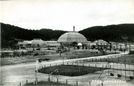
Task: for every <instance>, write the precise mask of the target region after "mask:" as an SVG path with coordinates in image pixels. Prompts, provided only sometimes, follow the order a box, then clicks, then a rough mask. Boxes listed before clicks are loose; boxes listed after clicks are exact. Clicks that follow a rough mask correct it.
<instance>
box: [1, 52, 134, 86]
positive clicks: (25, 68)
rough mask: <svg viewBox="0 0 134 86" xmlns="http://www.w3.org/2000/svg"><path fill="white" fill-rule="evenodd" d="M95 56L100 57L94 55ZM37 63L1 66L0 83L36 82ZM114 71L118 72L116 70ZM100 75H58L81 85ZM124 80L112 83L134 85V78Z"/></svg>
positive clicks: (45, 76) (5, 85)
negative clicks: (121, 82)
mask: <svg viewBox="0 0 134 86" xmlns="http://www.w3.org/2000/svg"><path fill="white" fill-rule="evenodd" d="M126 56H127V55H125V56H124V58H125V57H126ZM129 56H130V57H129ZM128 57H129V58H133V57H134V55H128ZM53 58H54V57H53ZM57 58H60V57H59V56H58V55H57ZM89 58H91V57H89ZM94 58H99V57H94ZM131 60H132V59H131ZM70 61H72V59H70ZM62 62H63V60H55V61H50V62H47V63H46V62H44V64H48V63H51V64H56V63H62ZM102 63H103V62H102ZM35 65H36V64H35V62H32V63H25V64H24V63H23V64H15V65H5V66H2V67H0V68H1V71H0V74H1V76H2V78H0V81H1V82H2V83H0V85H2V86H19V83H24V84H25V83H26V80H28V82H34V81H35ZM115 67H116V64H115ZM104 72H105V71H104ZM114 72H116V70H115V71H114ZM99 76H100V74H99V73H98V74H87V75H82V76H75V77H69V76H58V77H59V81H60V82H65V80H69V81H68V83H70V84H76V81H78V82H79V84H80V85H79V86H90V85H89V81H91V80H96V79H98V77H99ZM37 77H38V80H39V81H42V80H44V81H46V80H47V79H48V74H43V73H38V74H37ZM104 77H106V79H105V80H117V77H110V76H108V75H106V74H105V73H104V74H103V75H102V78H103V79H104ZM51 79H52V80H53V81H56V76H54V75H52V76H51ZM54 79H55V80H54ZM120 79H122V78H120ZM120 79H118V80H120ZM124 80H125V79H124ZM124 80H123V84H121V85H119V84H118V83H116V84H112V83H113V82H111V85H114V86H133V85H134V80H131V81H129V82H128V81H124ZM116 82H117V81H116ZM95 83H96V82H95ZM119 83H120V82H119ZM105 84H106V83H105ZM104 86H105V85H104ZM106 86H110V85H106Z"/></svg>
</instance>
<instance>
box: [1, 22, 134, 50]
mask: <svg viewBox="0 0 134 86" xmlns="http://www.w3.org/2000/svg"><path fill="white" fill-rule="evenodd" d="M44 27H45V26H44ZM65 32H66V31H62V30H52V29H45V28H44V29H40V30H28V29H24V28H20V27H17V26H13V25H9V24H4V23H1V39H2V40H1V44H2V48H4V47H12V46H14V45H15V44H16V43H17V42H18V41H21V40H32V39H34V38H40V39H42V40H57V39H58V38H59V37H60V36H61V35H62V34H63V33H65ZM79 32H80V33H81V34H83V35H84V36H85V37H86V38H87V39H88V40H89V41H94V40H97V39H103V40H106V41H120V42H123V41H129V42H134V24H119V25H108V26H94V27H89V28H86V29H84V30H81V31H79Z"/></svg>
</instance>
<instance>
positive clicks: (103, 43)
mask: <svg viewBox="0 0 134 86" xmlns="http://www.w3.org/2000/svg"><path fill="white" fill-rule="evenodd" d="M94 43H96V44H98V45H107V44H108V43H107V41H104V40H102V39H100V40H96V41H94Z"/></svg>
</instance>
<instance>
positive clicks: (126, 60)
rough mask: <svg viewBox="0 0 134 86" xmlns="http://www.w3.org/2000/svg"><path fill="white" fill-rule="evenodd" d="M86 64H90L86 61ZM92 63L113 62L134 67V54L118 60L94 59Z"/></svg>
mask: <svg viewBox="0 0 134 86" xmlns="http://www.w3.org/2000/svg"><path fill="white" fill-rule="evenodd" d="M84 62H90V61H87V60H85V61H84ZM92 62H111V63H121V64H122V63H126V64H131V65H134V54H127V55H124V56H122V57H118V58H103V59H98V60H97V59H94V60H92Z"/></svg>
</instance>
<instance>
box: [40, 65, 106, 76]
mask: <svg viewBox="0 0 134 86" xmlns="http://www.w3.org/2000/svg"><path fill="white" fill-rule="evenodd" d="M104 69H105V68H96V67H86V66H76V65H57V66H52V67H45V68H42V69H40V70H39V72H40V73H45V74H53V75H64V76H81V75H86V74H89V73H95V72H97V71H101V70H104Z"/></svg>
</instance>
